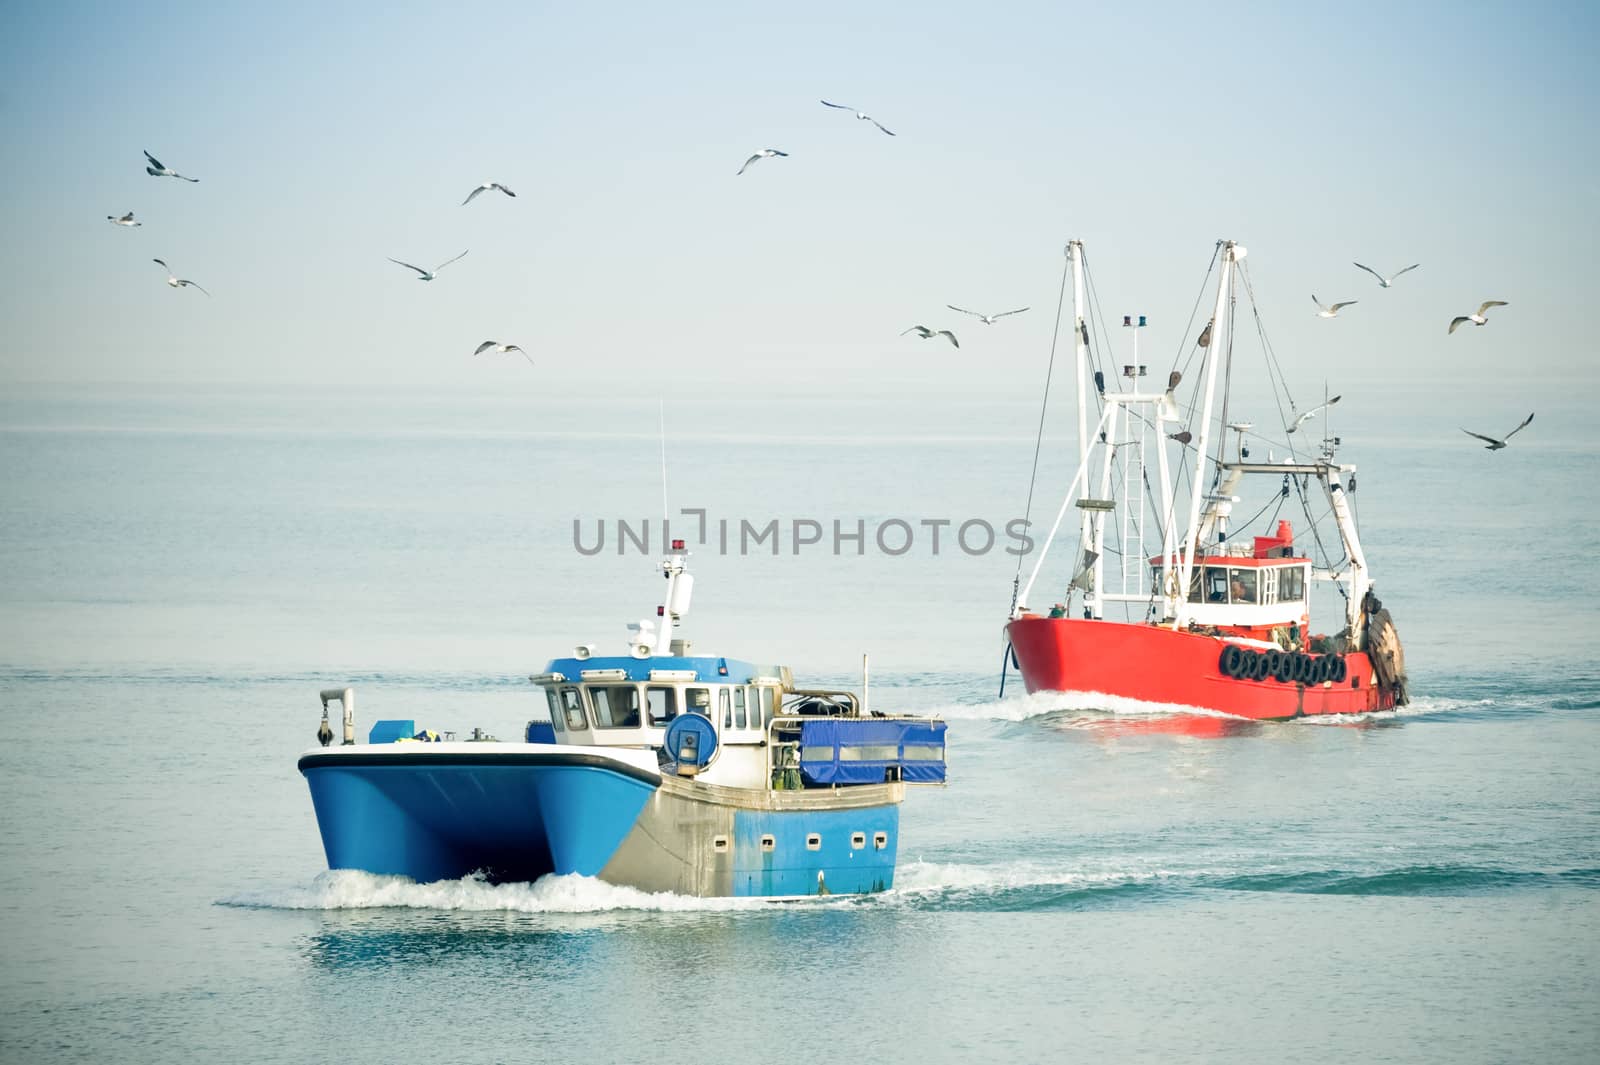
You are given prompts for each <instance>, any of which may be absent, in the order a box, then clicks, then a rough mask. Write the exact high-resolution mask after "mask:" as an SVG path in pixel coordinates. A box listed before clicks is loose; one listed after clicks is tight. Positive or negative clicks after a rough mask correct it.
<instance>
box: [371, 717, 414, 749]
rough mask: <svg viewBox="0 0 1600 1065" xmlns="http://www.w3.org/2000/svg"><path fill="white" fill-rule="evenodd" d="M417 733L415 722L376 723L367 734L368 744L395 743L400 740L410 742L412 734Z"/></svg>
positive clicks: (393, 721)
mask: <svg viewBox="0 0 1600 1065" xmlns="http://www.w3.org/2000/svg"><path fill="white" fill-rule="evenodd" d="M416 731H417V723H416V722H415V721H401V720H398V719H396V720H392V721H374V722H373V723H372V731H371V732H369V733H367V742H368V743H393V742H394V741H395V740H400V739H407V740H409V739H410V738H411V734H412V733H414V732H416Z"/></svg>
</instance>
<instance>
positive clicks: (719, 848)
mask: <svg viewBox="0 0 1600 1065" xmlns="http://www.w3.org/2000/svg"><path fill="white" fill-rule="evenodd" d="M711 849H712V850H714V851H716V852H717V853H718V854H724V853H726V852H727V850H728V837H727V836H712V837H711Z"/></svg>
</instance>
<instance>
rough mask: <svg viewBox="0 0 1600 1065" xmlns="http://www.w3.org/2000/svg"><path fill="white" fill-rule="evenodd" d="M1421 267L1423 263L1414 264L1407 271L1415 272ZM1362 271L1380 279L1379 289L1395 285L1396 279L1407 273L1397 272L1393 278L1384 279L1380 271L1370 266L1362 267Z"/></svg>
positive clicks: (1403, 271)
mask: <svg viewBox="0 0 1600 1065" xmlns="http://www.w3.org/2000/svg"><path fill="white" fill-rule="evenodd" d="M1355 265H1356V266H1361V264H1360V263H1356V264H1355ZM1421 265H1422V264H1421V263H1412V264H1411V265H1410V266H1408V267H1406V270H1415V269H1416V268H1417V267H1419V266H1421ZM1361 269H1363V270H1365V271H1366V272H1367V273H1369V274H1371V275H1372V276H1373V277H1375V278H1377V279H1378V287H1379V288H1388V287H1389V286H1390V285H1392V284H1394V283H1395V280H1396V278H1398V277H1399V276H1400V275H1401V274H1403V273H1405V272H1406V270H1396V271H1395V272H1394V274H1393V275H1392V276H1390V277H1384V276H1383V275H1382V274H1380V273H1378V271H1376V270H1374V269H1373V268H1372V267H1370V266H1361Z"/></svg>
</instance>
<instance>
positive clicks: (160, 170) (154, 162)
mask: <svg viewBox="0 0 1600 1065" xmlns="http://www.w3.org/2000/svg"><path fill="white" fill-rule="evenodd" d="M144 157H145V158H146V159H148V160H150V165H148V166H146V167H145V168H144V172H145V173H146V174H149V175H150V176H151V177H175V178H182V180H184V181H194V182H198V181H199V180H200V179H199V178H197V177H184V176H183V175H182V174H180V173H178V172H177V171H176V170H174V169H172V168H171V167H170V166H162V165H161V160H159V159H157V158H156V157H155V156H153V155H151V154H150V153H149V152H145V153H144Z"/></svg>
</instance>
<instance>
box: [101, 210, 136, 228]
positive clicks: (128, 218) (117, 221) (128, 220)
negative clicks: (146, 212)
mask: <svg viewBox="0 0 1600 1065" xmlns="http://www.w3.org/2000/svg"><path fill="white" fill-rule="evenodd" d="M106 221H107V222H110V223H111V224H112V225H114V226H142V225H144V223H143V222H135V221H134V220H133V212H132V211H129V212H128V213H127V214H125V215H123V216H122V217H121V218H118V217H117V216H116V215H114V214H108V215H106Z"/></svg>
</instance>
